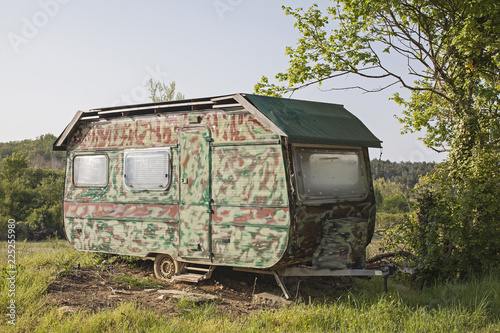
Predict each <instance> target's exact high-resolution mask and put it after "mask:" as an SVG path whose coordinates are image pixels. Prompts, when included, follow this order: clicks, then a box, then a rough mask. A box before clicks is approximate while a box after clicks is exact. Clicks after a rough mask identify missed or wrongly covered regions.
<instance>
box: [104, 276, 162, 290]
mask: <svg viewBox="0 0 500 333" xmlns="http://www.w3.org/2000/svg"><path fill="white" fill-rule="evenodd" d="M114 280H115V281H116V282H122V283H126V284H128V285H129V286H130V287H136V288H139V289H154V288H162V287H164V284H163V283H161V282H158V281H153V280H150V279H147V278H146V279H137V278H133V277H131V276H128V275H118V276H117V277H115V279H114Z"/></svg>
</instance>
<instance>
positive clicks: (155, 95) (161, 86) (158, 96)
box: [146, 79, 185, 102]
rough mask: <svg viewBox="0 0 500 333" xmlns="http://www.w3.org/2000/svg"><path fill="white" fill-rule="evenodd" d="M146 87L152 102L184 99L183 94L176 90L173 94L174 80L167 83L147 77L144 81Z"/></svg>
mask: <svg viewBox="0 0 500 333" xmlns="http://www.w3.org/2000/svg"><path fill="white" fill-rule="evenodd" d="M146 88H147V89H148V90H149V93H150V96H149V98H151V100H152V101H153V102H166V101H173V100H174V99H175V100H182V99H185V96H184V94H182V93H180V92H178V93H177V94H175V81H172V82H170V85H167V84H166V83H164V82H161V81H153V79H149V81H148V82H147V83H146Z"/></svg>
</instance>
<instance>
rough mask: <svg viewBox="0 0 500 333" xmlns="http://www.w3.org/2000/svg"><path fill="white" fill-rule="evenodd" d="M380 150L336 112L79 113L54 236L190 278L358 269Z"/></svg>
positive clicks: (210, 106) (253, 103)
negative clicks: (373, 159)
mask: <svg viewBox="0 0 500 333" xmlns="http://www.w3.org/2000/svg"><path fill="white" fill-rule="evenodd" d="M368 147H380V140H378V139H377V138H376V137H375V136H374V135H373V134H372V133H371V132H370V131H369V130H368V129H367V128H366V127H365V126H364V125H363V123H362V122H361V121H360V120H359V119H358V118H356V117H355V116H354V115H352V114H351V113H349V112H348V111H347V110H346V109H344V108H343V107H342V106H341V105H337V104H327V103H318V102H310V101H303V100H294V99H284V98H275V97H265V96H257V95H251V94H234V95H227V96H218V97H211V98H198V99H190V100H182V101H170V102H161V103H151V104H142V105H127V106H117V107H106V108H99V109H93V110H89V111H79V112H78V113H77V114H76V115H75V117H74V118H73V120H72V121H71V123H70V124H69V125H68V126H67V127H66V129H65V130H64V132H63V133H62V134H61V135H60V136H59V138H58V139H57V141H56V142H55V143H54V149H55V150H65V151H67V165H66V180H65V189H64V226H65V231H66V236H67V239H68V240H69V242H70V243H71V245H72V246H73V247H74V248H75V249H77V250H81V251H95V252H104V253H112V254H122V255H132V256H141V257H155V274H156V276H157V277H159V278H164V279H167V280H170V279H178V280H185V281H199V280H201V279H205V278H208V277H210V274H211V272H212V271H213V269H214V268H215V267H216V266H232V267H235V268H238V269H241V270H248V271H257V272H262V273H270V274H274V276H275V277H276V280H277V281H278V283H279V284H280V286H281V287H282V289H283V291H284V293H285V296H288V295H287V292H286V288H285V287H284V285H283V284H282V283H281V277H282V276H289V275H333V276H334V275H368V276H369V275H380V274H381V272H379V271H374V270H367V269H364V268H365V260H366V254H365V250H366V246H367V245H368V244H369V243H370V240H371V238H372V235H373V231H374V224H375V201H374V193H373V186H372V179H371V174H370V165H369V157H368Z"/></svg>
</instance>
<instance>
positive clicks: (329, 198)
mask: <svg viewBox="0 0 500 333" xmlns="http://www.w3.org/2000/svg"><path fill="white" fill-rule="evenodd" d="M293 152H294V154H293V155H294V164H295V172H296V175H295V180H296V181H295V182H296V186H297V193H298V197H299V199H300V201H301V202H303V203H306V204H307V203H309V204H321V203H329V202H337V201H346V200H350V201H352V200H363V199H365V198H366V197H367V195H368V192H369V191H368V177H367V174H366V165H365V161H364V158H363V151H362V149H359V148H347V149H343V148H337V147H311V146H295V147H294V149H293ZM303 152H317V153H327V154H339V155H347V154H356V155H357V157H358V158H357V165H358V167H357V170H358V176H359V177H360V178H359V181H358V183H357V185H358V186H359V187H361V191H357V193H354V194H353V195H347V194H345V193H344V194H343V193H340V194H339V195H330V194H323V195H317V194H316V195H308V194H307V193H306V190H305V184H304V178H303V173H304V171H303V168H304V166H303V163H301V153H303Z"/></svg>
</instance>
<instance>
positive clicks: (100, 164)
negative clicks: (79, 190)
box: [73, 155, 108, 187]
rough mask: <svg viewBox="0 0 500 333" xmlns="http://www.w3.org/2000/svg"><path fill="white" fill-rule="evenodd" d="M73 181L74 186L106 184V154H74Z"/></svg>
mask: <svg viewBox="0 0 500 333" xmlns="http://www.w3.org/2000/svg"><path fill="white" fill-rule="evenodd" d="M73 183H74V184H75V185H76V186H96V187H104V186H106V185H107V184H108V157H107V156H106V155H78V156H75V158H74V159H73Z"/></svg>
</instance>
